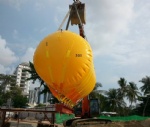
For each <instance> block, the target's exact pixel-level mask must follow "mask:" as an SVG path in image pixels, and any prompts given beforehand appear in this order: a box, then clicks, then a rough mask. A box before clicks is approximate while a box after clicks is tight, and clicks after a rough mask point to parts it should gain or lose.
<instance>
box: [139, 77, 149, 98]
mask: <svg viewBox="0 0 150 127" xmlns="http://www.w3.org/2000/svg"><path fill="white" fill-rule="evenodd" d="M139 82H141V83H143V86H142V87H140V89H141V91H142V92H143V93H144V95H146V94H150V77H149V76H146V77H144V78H142V79H141V80H140V81H139Z"/></svg>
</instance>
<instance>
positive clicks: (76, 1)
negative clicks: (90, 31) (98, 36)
mask: <svg viewBox="0 0 150 127" xmlns="http://www.w3.org/2000/svg"><path fill="white" fill-rule="evenodd" d="M73 1H74V3H73V4H72V6H71V8H70V9H69V11H68V13H67V14H66V16H65V18H64V19H63V21H62V23H61V25H60V26H59V28H58V30H61V29H62V26H63V25H64V23H65V21H66V19H67V18H68V16H69V18H68V21H67V25H66V30H68V27H69V23H70V17H71V15H72V13H71V12H72V7H73V6H74V8H75V10H76V13H77V16H78V19H79V22H80V24H78V25H79V29H82V32H83V35H84V38H85V39H86V40H87V37H86V35H85V32H84V29H83V23H82V21H81V18H80V15H79V12H78V9H77V6H76V4H78V3H79V2H80V1H79V0H73Z"/></svg>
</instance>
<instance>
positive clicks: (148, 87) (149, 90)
mask: <svg viewBox="0 0 150 127" xmlns="http://www.w3.org/2000/svg"><path fill="white" fill-rule="evenodd" d="M139 82H142V83H143V84H144V85H143V86H142V87H140V89H141V91H142V92H144V95H145V96H147V101H146V104H145V106H144V109H143V116H145V110H146V107H147V104H148V102H149V98H150V97H149V95H150V77H148V76H146V77H145V78H142V80H140V81H139Z"/></svg>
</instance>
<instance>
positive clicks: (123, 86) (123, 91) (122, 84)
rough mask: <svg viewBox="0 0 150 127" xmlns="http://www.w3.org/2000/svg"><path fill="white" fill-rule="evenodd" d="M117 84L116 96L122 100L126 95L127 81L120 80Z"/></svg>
mask: <svg viewBox="0 0 150 127" xmlns="http://www.w3.org/2000/svg"><path fill="white" fill-rule="evenodd" d="M118 84H119V87H120V88H118V96H119V98H120V99H123V98H124V97H125V95H126V91H127V81H126V80H125V78H120V79H119V80H118Z"/></svg>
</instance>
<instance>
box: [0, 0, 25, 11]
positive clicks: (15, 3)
mask: <svg viewBox="0 0 150 127" xmlns="http://www.w3.org/2000/svg"><path fill="white" fill-rule="evenodd" d="M26 2H27V0H0V3H5V4H8V5H9V6H11V7H14V8H15V9H16V10H18V11H19V10H20V9H21V6H22V5H23V4H24V3H26Z"/></svg>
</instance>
